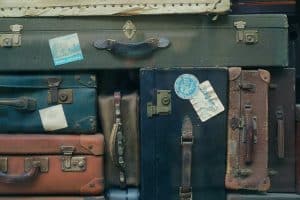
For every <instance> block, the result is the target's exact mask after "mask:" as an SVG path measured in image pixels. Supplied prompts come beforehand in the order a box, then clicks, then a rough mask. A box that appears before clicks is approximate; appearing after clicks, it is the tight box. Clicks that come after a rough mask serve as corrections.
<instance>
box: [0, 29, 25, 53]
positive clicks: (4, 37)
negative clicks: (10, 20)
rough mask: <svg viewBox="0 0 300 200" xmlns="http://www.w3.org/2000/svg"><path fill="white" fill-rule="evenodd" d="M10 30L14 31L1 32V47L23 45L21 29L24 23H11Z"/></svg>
mask: <svg viewBox="0 0 300 200" xmlns="http://www.w3.org/2000/svg"><path fill="white" fill-rule="evenodd" d="M9 28H10V30H11V32H12V33H3V34H0V47H19V46H21V33H20V32H21V31H22V29H23V26H22V25H19V24H15V25H11V26H10V27H9Z"/></svg>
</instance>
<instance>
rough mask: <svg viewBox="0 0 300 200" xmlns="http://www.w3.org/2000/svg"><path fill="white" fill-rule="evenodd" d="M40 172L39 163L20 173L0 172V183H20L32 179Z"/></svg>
mask: <svg viewBox="0 0 300 200" xmlns="http://www.w3.org/2000/svg"><path fill="white" fill-rule="evenodd" d="M39 173H40V164H38V163H37V164H35V165H33V166H32V168H31V169H30V170H29V171H28V172H26V173H24V174H21V175H8V174H6V173H3V172H0V183H7V184H13V183H16V184H21V183H24V184H26V183H28V182H31V181H33V180H34V179H35V178H36V177H37V176H38V175H39Z"/></svg>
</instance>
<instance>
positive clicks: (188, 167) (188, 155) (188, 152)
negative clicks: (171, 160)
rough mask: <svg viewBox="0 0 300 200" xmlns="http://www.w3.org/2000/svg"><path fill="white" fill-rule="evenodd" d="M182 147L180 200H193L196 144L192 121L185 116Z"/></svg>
mask: <svg viewBox="0 0 300 200" xmlns="http://www.w3.org/2000/svg"><path fill="white" fill-rule="evenodd" d="M181 133H182V135H181V146H182V177H181V187H180V188H179V198H180V200H192V199H193V193H192V187H191V174H192V146H193V143H194V136H193V125H192V122H191V119H190V118H189V117H188V116H185V117H184V119H183V123H182V130H181Z"/></svg>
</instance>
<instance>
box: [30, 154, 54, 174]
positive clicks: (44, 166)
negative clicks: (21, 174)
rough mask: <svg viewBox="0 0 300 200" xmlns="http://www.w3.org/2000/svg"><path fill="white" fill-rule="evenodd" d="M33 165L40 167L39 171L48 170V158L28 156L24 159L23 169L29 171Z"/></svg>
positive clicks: (45, 171) (44, 171)
mask: <svg viewBox="0 0 300 200" xmlns="http://www.w3.org/2000/svg"><path fill="white" fill-rule="evenodd" d="M34 165H38V166H39V167H40V172H42V173H47V172H48V170H49V159H48V157H28V158H25V161H24V171H25V172H29V171H30V170H31V169H32V167H33V166H34Z"/></svg>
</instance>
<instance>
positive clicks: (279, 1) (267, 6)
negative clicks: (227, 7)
mask: <svg viewBox="0 0 300 200" xmlns="http://www.w3.org/2000/svg"><path fill="white" fill-rule="evenodd" d="M232 12H233V13H238V14H259V13H260V14H262V13H285V14H288V15H295V14H296V0H255V1H253V0H232Z"/></svg>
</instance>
